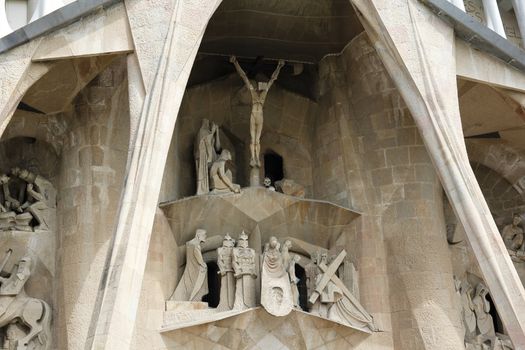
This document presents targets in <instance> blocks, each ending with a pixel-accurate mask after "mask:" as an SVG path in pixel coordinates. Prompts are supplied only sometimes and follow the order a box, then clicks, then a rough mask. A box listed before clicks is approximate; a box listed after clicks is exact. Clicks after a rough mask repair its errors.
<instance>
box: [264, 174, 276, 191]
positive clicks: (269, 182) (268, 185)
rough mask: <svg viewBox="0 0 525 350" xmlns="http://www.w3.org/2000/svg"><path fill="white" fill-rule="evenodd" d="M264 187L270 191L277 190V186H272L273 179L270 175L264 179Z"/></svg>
mask: <svg viewBox="0 0 525 350" xmlns="http://www.w3.org/2000/svg"><path fill="white" fill-rule="evenodd" d="M263 185H264V187H266V188H267V189H268V190H270V191H275V187H273V186H272V180H271V179H270V178H269V177H265V178H264V181H263Z"/></svg>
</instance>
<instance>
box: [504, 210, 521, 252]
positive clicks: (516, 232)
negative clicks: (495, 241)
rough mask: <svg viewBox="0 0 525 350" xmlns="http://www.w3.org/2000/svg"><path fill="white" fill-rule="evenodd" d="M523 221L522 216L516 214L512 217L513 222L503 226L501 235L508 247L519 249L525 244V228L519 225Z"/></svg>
mask: <svg viewBox="0 0 525 350" xmlns="http://www.w3.org/2000/svg"><path fill="white" fill-rule="evenodd" d="M520 223H521V216H520V215H518V214H514V216H513V217H512V224H509V225H507V226H505V227H504V228H503V231H502V232H501V237H502V238H503V242H504V243H505V246H506V247H507V249H510V250H514V251H516V250H519V249H520V248H521V247H522V246H523V229H522V228H521V227H519V224H520Z"/></svg>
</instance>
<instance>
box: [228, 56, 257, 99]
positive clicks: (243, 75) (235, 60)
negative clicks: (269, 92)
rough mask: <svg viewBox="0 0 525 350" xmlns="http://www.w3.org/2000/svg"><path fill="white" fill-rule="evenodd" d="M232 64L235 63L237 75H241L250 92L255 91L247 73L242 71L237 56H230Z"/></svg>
mask: <svg viewBox="0 0 525 350" xmlns="http://www.w3.org/2000/svg"><path fill="white" fill-rule="evenodd" d="M230 62H231V63H233V65H234V66H235V69H236V70H237V73H239V75H240V76H241V78H242V80H243V81H244V84H245V85H246V87H247V88H248V89H249V90H250V91H252V90H253V86H252V83H250V80H249V79H248V77H247V76H246V73H245V72H244V71H243V70H242V68H241V66H240V65H239V62H237V59H236V58H235V56H230Z"/></svg>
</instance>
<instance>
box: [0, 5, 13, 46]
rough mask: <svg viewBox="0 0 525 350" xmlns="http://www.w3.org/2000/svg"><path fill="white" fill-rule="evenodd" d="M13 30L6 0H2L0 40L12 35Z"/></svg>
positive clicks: (0, 7) (0, 6) (0, 8)
mask: <svg viewBox="0 0 525 350" xmlns="http://www.w3.org/2000/svg"><path fill="white" fill-rule="evenodd" d="M12 31H13V30H12V29H11V26H10V25H9V21H8V20H7V13H6V9H5V0H0V38H2V37H4V36H6V35H7V34H9V33H11V32H12Z"/></svg>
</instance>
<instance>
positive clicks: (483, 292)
mask: <svg viewBox="0 0 525 350" xmlns="http://www.w3.org/2000/svg"><path fill="white" fill-rule="evenodd" d="M488 292H489V291H488V289H487V287H485V285H484V284H483V283H480V284H478V286H477V287H476V295H479V296H481V297H483V298H485V296H486V295H487V294H488Z"/></svg>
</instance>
